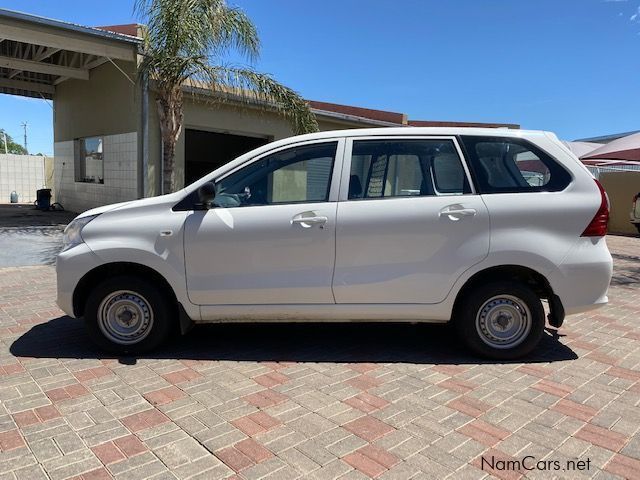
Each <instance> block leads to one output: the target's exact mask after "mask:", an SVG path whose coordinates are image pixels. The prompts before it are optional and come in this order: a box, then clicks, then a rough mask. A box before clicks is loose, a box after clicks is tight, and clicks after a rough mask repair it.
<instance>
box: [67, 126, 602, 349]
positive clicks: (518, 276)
mask: <svg viewBox="0 0 640 480" xmlns="http://www.w3.org/2000/svg"><path fill="white" fill-rule="evenodd" d="M608 216H609V207H608V200H607V197H606V194H605V192H604V190H603V189H602V187H601V186H600V184H599V183H598V182H597V181H596V180H595V179H594V178H593V176H592V175H591V174H590V173H589V171H588V170H587V169H586V168H585V167H584V166H583V165H582V164H581V163H580V161H579V160H578V159H577V158H576V157H575V156H574V155H573V154H572V153H571V152H570V151H569V150H568V149H567V148H566V147H565V146H564V145H563V144H562V143H561V142H560V141H559V140H558V139H557V137H556V136H555V135H553V134H551V133H548V132H540V131H521V130H497V129H468V128H380V129H366V130H345V131H333V132H322V133H315V134H310V135H303V136H298V137H292V138H288V139H285V140H281V141H277V142H273V143H270V144H268V145H265V146H263V147H260V148H258V149H256V150H253V151H251V152H249V153H247V154H245V155H243V156H241V157H240V158H238V159H236V160H234V161H232V162H230V163H228V164H227V165H224V166H223V167H221V168H219V169H217V170H216V171H214V172H212V173H211V174H209V175H207V176H205V177H204V178H202V179H201V180H199V181H197V182H195V183H194V184H192V185H189V186H188V187H186V188H185V189H183V190H180V191H179V192H176V193H171V194H169V195H163V196H160V197H155V198H146V199H142V200H137V201H132V202H128V203H120V204H116V205H108V206H105V207H100V208H96V209H93V210H89V211H87V212H85V213H83V214H81V215H79V216H78V217H77V218H76V219H75V220H74V221H73V222H72V223H71V224H69V226H68V227H67V229H66V230H65V239H64V242H65V245H64V249H63V251H62V252H61V253H60V254H59V256H58V259H57V275H58V305H59V306H60V308H62V310H64V311H65V312H66V313H67V314H69V315H70V316H72V317H77V318H79V317H83V318H84V321H85V323H86V325H87V327H88V331H89V333H90V335H91V337H92V338H93V340H95V341H96V342H97V343H98V345H99V346H100V347H102V348H104V349H108V350H111V351H114V352H118V353H126V352H130V353H139V352H143V351H148V350H150V349H152V348H155V347H157V346H159V345H160V344H161V343H162V342H164V341H165V340H167V339H168V337H170V335H171V334H172V333H174V332H182V333H184V332H186V331H187V330H188V329H189V328H190V326H191V325H193V324H194V323H196V324H197V323H207V322H280V321H285V322H310V321H331V322H352V321H368V322H442V323H443V322H453V324H454V325H455V327H456V328H457V330H458V332H459V333H460V338H461V340H462V342H464V343H465V344H466V345H467V346H468V347H470V348H471V349H472V350H473V351H475V352H476V353H478V354H480V355H483V356H487V357H491V358H496V359H511V358H516V357H519V356H522V355H526V354H527V353H529V352H530V351H531V350H532V349H533V348H534V347H535V346H536V344H537V343H538V342H539V340H540V339H541V337H542V336H543V333H544V327H545V318H548V321H549V323H550V325H552V326H555V327H559V326H560V325H561V324H562V322H563V320H564V317H565V315H566V314H574V313H578V312H583V311H586V310H589V309H592V308H596V307H598V306H601V305H604V304H606V303H607V289H608V286H609V281H610V279H611V274H612V259H611V255H610V254H609V250H608V249H607V245H606V243H605V234H606V229H607V221H608ZM543 301H544V304H543ZM545 305H546V306H547V313H545Z"/></svg>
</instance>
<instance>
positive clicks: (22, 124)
mask: <svg viewBox="0 0 640 480" xmlns="http://www.w3.org/2000/svg"><path fill="white" fill-rule="evenodd" d="M20 126H21V127H22V128H23V129H24V149H25V151H26V152H27V154H28V153H29V149H28V148H27V127H28V126H29V123H28V122H22V123H21V124H20Z"/></svg>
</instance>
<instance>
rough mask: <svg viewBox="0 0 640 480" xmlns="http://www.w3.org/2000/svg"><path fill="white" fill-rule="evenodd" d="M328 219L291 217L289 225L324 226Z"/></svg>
mask: <svg viewBox="0 0 640 480" xmlns="http://www.w3.org/2000/svg"><path fill="white" fill-rule="evenodd" d="M328 220H329V219H328V218H327V217H293V218H292V219H291V223H309V224H320V225H324V224H325V223H327V221H328Z"/></svg>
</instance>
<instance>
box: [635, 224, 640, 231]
mask: <svg viewBox="0 0 640 480" xmlns="http://www.w3.org/2000/svg"><path fill="white" fill-rule="evenodd" d="M634 225H635V226H636V229H637V230H638V233H640V223H634Z"/></svg>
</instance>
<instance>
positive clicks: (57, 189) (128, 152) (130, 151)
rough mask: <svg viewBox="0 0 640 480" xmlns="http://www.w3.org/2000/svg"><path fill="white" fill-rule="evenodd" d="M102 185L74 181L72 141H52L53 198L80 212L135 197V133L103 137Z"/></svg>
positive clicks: (136, 185) (67, 207)
mask: <svg viewBox="0 0 640 480" xmlns="http://www.w3.org/2000/svg"><path fill="white" fill-rule="evenodd" d="M103 139H104V142H103V147H102V149H103V153H102V155H103V161H104V184H98V183H83V182H76V181H75V170H74V152H75V150H76V149H75V146H74V141H73V140H68V141H64V142H56V143H55V146H54V150H55V168H54V180H53V184H54V195H55V197H54V201H56V202H59V203H61V204H62V206H63V207H64V208H65V209H66V210H70V211H73V212H83V211H85V210H88V209H90V208H94V207H98V206H101V205H107V204H109V203H118V202H125V201H128V200H135V199H137V198H139V196H138V164H137V161H136V159H137V152H138V133H137V132H129V133H122V134H117V135H104V136H103Z"/></svg>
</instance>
